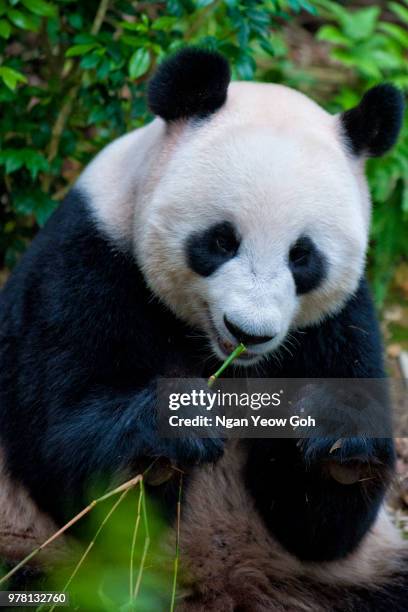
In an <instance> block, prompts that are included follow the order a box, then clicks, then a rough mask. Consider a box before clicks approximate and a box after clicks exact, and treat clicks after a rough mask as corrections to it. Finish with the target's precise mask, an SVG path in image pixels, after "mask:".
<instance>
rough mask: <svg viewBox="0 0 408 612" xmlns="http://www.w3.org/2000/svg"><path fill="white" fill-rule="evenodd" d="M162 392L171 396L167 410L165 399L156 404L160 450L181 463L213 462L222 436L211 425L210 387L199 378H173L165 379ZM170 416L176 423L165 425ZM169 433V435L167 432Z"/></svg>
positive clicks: (217, 457) (220, 453)
mask: <svg viewBox="0 0 408 612" xmlns="http://www.w3.org/2000/svg"><path fill="white" fill-rule="evenodd" d="M167 384H168V385H170V386H167V387H166V395H168V397H172V398H173V404H172V406H171V412H170V413H169V411H168V408H166V402H165V403H164V405H163V404H161V405H160V407H159V412H160V416H159V428H158V431H159V435H160V436H161V444H160V446H161V452H162V454H163V455H165V456H167V457H169V458H170V459H171V460H172V461H173V462H176V463H177V464H178V465H181V466H189V465H197V464H200V463H213V462H215V461H217V460H218V459H220V458H221V456H222V455H223V452H224V440H223V439H221V438H220V437H219V433H218V435H217V431H215V430H214V429H213V428H212V417H211V416H210V415H211V412H210V411H209V410H208V401H209V397H210V396H213V394H214V391H212V390H211V389H210V388H209V387H208V382H207V380H206V379H203V378H189V379H175V380H174V381H169V382H168V383H167ZM170 418H171V419H172V420H175V421H176V426H175V427H174V426H171V427H169V422H170ZM168 434H170V435H168Z"/></svg>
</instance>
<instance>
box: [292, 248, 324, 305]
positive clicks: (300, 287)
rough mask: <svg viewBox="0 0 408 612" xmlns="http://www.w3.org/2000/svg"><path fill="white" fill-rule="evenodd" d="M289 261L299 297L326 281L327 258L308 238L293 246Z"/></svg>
mask: <svg viewBox="0 0 408 612" xmlns="http://www.w3.org/2000/svg"><path fill="white" fill-rule="evenodd" d="M288 259H289V267H290V269H291V272H292V275H293V278H294V281H295V285H296V293H297V294H298V295H302V294H304V293H308V292H309V291H312V290H313V289H316V288H317V287H318V286H319V285H320V284H321V282H322V281H323V280H324V278H325V275H326V270H327V261H326V258H325V257H324V255H323V254H322V253H321V252H320V251H319V250H318V248H317V247H316V245H315V244H314V242H313V240H311V239H310V238H309V237H308V236H301V237H300V238H299V239H298V240H297V241H296V242H295V243H294V244H292V246H291V247H290V250H289V257H288Z"/></svg>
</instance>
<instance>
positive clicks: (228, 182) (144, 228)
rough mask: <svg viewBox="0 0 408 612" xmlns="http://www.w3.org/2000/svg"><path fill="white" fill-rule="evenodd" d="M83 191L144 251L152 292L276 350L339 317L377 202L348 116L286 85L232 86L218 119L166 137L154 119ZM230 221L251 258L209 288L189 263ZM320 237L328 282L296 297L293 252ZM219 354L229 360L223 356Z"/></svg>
mask: <svg viewBox="0 0 408 612" xmlns="http://www.w3.org/2000/svg"><path fill="white" fill-rule="evenodd" d="M79 186H81V187H82V188H84V189H85V190H86V191H87V193H88V194H89V195H90V198H91V201H92V206H93V208H94V211H95V215H96V218H97V219H98V220H99V222H100V223H102V225H103V226H104V227H105V229H106V231H107V232H108V233H109V234H110V235H111V236H112V238H113V239H114V240H116V241H117V240H119V239H125V240H126V241H129V240H131V239H132V240H133V245H134V252H135V255H136V257H137V259H138V261H139V263H140V265H141V267H142V269H143V271H144V274H145V276H146V279H147V282H148V283H149V285H150V287H151V288H152V290H153V291H154V292H155V293H156V295H158V296H159V297H160V298H161V299H162V300H164V301H165V302H166V303H167V304H168V305H169V306H170V307H171V308H172V309H173V310H174V312H176V313H177V314H178V315H179V316H181V317H183V318H184V319H185V320H186V321H188V322H190V323H193V324H195V325H198V326H199V327H201V328H202V329H203V330H204V331H205V332H206V333H207V334H208V335H209V337H210V338H211V339H212V341H213V348H214V351H215V352H217V353H218V355H219V356H220V357H225V355H222V353H221V349H220V348H219V345H218V342H217V341H216V338H215V336H218V337H219V338H221V339H224V340H227V341H230V342H232V341H234V338H233V337H232V336H231V335H230V334H229V332H228V331H227V329H226V328H225V325H224V323H223V316H224V314H226V315H227V317H228V318H229V319H231V320H233V321H234V322H235V323H238V324H239V325H240V326H241V327H243V328H244V329H245V330H246V331H247V333H250V334H255V335H271V336H272V335H274V336H275V338H274V339H273V340H272V341H270V342H268V343H264V344H262V345H258V346H257V347H251V355H252V360H249V361H247V362H246V363H251V361H252V362H253V361H256V360H257V359H258V358H259V357H260V356H262V355H263V354H265V353H267V352H270V351H272V350H274V349H276V348H277V347H278V346H279V345H280V344H281V343H282V341H283V340H284V338H285V336H286V335H287V333H288V331H289V330H291V329H295V328H297V327H299V326H307V325H310V324H313V323H316V322H318V321H320V320H321V319H322V318H323V317H325V316H326V315H327V314H329V313H332V312H335V311H337V310H338V309H339V308H341V306H342V305H343V303H344V301H345V300H346V299H347V298H348V297H349V296H350V295H351V294H352V293H353V292H354V291H355V289H356V287H357V283H358V280H359V278H360V276H361V274H362V271H363V268H364V260H365V252H366V247H367V236H368V229H369V219H370V199H369V195H368V190H367V185H366V181H365V178H364V174H363V162H362V161H361V160H357V161H355V160H354V159H353V158H352V157H351V156H350V155H349V154H348V153H347V149H346V147H345V144H344V142H343V139H342V135H341V133H340V129H339V125H338V118H337V117H334V116H332V115H330V114H328V113H327V112H326V111H324V110H323V109H322V108H320V107H319V106H318V105H317V104H315V103H314V102H312V101H311V100H309V99H308V98H307V97H305V96H304V95H302V94H300V93H298V92H296V91H293V90H291V89H289V88H287V87H284V86H281V85H269V84H254V83H232V84H231V85H230V88H229V91H228V99H227V103H226V104H225V106H224V107H223V108H222V109H221V110H220V111H218V113H216V114H215V115H214V116H213V117H212V118H211V119H210V120H207V121H204V122H202V123H198V124H192V123H191V122H190V123H183V122H179V123H178V124H177V126H175V127H174V126H173V127H172V128H170V129H166V127H165V126H164V124H163V122H162V121H161V120H155V121H154V122H153V123H151V124H150V125H148V126H147V127H145V128H142V129H141V130H136V131H135V132H133V133H132V134H129V135H128V136H125V137H123V138H121V139H119V140H118V141H116V142H115V143H113V144H112V145H110V147H108V148H107V149H105V151H103V152H102V153H101V154H100V155H99V156H98V157H97V158H96V160H95V161H94V162H93V163H92V164H91V165H90V166H89V168H88V169H87V170H86V171H85V173H84V175H83V176H82V178H81V179H80V181H79ZM224 220H229V221H232V222H233V223H234V225H236V226H237V228H238V231H239V233H240V234H241V236H242V238H243V242H242V244H241V247H240V250H239V254H238V256H237V257H235V258H233V259H232V260H231V261H229V262H228V263H226V264H224V265H223V266H221V267H220V268H219V269H218V270H217V271H216V272H215V273H214V274H213V275H210V276H209V277H208V278H203V277H200V276H198V275H197V274H195V273H193V272H192V271H191V270H190V269H189V268H188V266H187V265H186V257H185V241H186V239H187V237H188V236H189V235H190V234H191V232H193V231H195V230H198V229H204V228H206V227H207V226H209V225H211V224H213V223H215V222H221V221H224ZM302 234H307V235H308V236H310V237H311V238H312V240H313V241H314V242H315V244H316V245H317V247H318V248H319V249H320V250H321V251H322V252H323V253H324V255H325V257H326V258H327V260H328V262H329V268H328V275H327V278H326V280H325V281H324V282H323V283H322V284H321V286H319V287H318V288H317V289H316V290H314V291H312V292H310V293H308V294H306V295H303V296H297V295H296V291H295V285H294V281H293V278H292V275H291V274H290V271H289V269H288V265H287V256H288V251H289V248H290V245H291V244H292V243H293V242H295V241H296V239H297V238H298V237H299V236H300V235H302ZM220 353H221V354H220Z"/></svg>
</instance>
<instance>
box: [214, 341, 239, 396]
mask: <svg viewBox="0 0 408 612" xmlns="http://www.w3.org/2000/svg"><path fill="white" fill-rule="evenodd" d="M244 351H246V346H245V345H244V344H242V342H241V344H238V346H237V348H236V349H235V350H234V351H232V353H231V355H229V356H228V357H227V358H226V360H225V361H224V363H223V364H222V366H221V367H220V368H219V369H218V370H217V371H216V372H215V374H213V375H212V376H210V378H209V379H208V386H209V387H212V386H213V384H214V383H215V381H216V380H217V378H219V377H220V376H221V374H222V373H223V372H224V370H225V369H226V368H228V366H229V365H231V363H232V362H233V361H234V359H236V358H237V357H239V356H240V355H241V354H242V353H243V352H244Z"/></svg>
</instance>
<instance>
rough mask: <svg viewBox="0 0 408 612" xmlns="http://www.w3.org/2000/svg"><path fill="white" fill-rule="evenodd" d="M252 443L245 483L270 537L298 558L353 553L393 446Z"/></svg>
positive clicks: (373, 509) (378, 442) (385, 442)
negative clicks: (337, 446) (334, 446)
mask: <svg viewBox="0 0 408 612" xmlns="http://www.w3.org/2000/svg"><path fill="white" fill-rule="evenodd" d="M304 442H305V441H304V440H302V441H299V440H298V441H296V440H277V439H276V440H256V442H255V443H254V444H252V445H251V448H250V449H249V456H248V463H247V466H246V480H247V484H248V487H249V489H250V490H251V492H252V494H253V497H254V500H255V504H256V506H257V508H258V510H259V512H260V513H261V515H262V517H263V519H264V521H265V523H266V524H267V526H268V528H269V529H270V531H271V532H272V533H273V534H274V535H275V537H276V538H277V539H278V541H279V542H280V543H281V544H282V545H283V546H284V547H285V548H286V549H287V550H289V552H291V553H293V554H294V555H296V556H297V557H299V558H301V559H304V560H311V561H323V560H333V559H339V558H341V557H344V556H346V555H347V554H348V553H350V552H351V551H353V550H354V549H355V548H356V547H357V546H358V544H359V542H360V541H361V539H362V538H363V536H364V535H365V533H366V532H367V530H368V529H369V528H370V526H371V525H372V523H373V521H374V519H375V517H376V515H377V512H378V509H379V507H380V505H381V502H382V500H383V498H384V494H385V491H386V488H387V483H388V481H389V479H390V474H391V473H392V468H393V463H394V449H393V442H392V440H391V439H385V438H381V439H378V438H377V439H363V438H355V439H352V438H350V439H349V440H345V441H344V444H343V446H342V448H338V449H336V450H334V451H333V444H334V440H329V439H308V440H307V441H306V442H307V444H306V445H305V444H304Z"/></svg>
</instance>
